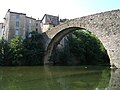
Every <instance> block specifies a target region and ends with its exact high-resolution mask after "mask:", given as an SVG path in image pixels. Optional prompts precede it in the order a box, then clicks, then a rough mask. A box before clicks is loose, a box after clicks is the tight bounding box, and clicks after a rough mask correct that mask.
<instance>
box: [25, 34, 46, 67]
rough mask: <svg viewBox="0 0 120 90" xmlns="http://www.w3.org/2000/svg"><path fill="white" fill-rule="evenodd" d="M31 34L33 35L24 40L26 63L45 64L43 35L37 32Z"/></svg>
mask: <svg viewBox="0 0 120 90" xmlns="http://www.w3.org/2000/svg"><path fill="white" fill-rule="evenodd" d="M29 34H31V35H30V36H31V37H26V39H24V41H23V47H24V61H25V65H43V56H44V45H43V36H42V35H41V34H39V33H37V32H31V33H29Z"/></svg>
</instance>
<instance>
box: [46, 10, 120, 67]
mask: <svg viewBox="0 0 120 90" xmlns="http://www.w3.org/2000/svg"><path fill="white" fill-rule="evenodd" d="M71 27H79V28H84V29H86V30H88V31H90V32H92V33H93V34H95V35H96V36H97V37H98V39H100V41H101V42H102V43H103V45H104V47H105V48H106V49H107V52H108V55H109V57H110V62H111V65H113V64H114V65H115V66H116V67H117V68H120V10H113V11H107V12H102V13H97V14H93V15H89V16H84V17H81V18H76V19H73V20H70V21H68V22H65V23H63V24H60V25H58V26H56V27H54V28H52V29H51V30H49V31H47V32H46V35H47V37H48V38H49V39H48V40H46V44H47V46H46V47H49V45H50V44H49V43H50V42H51V41H52V39H53V37H54V38H55V37H58V36H59V34H58V33H60V32H62V31H63V30H65V31H66V32H68V31H67V30H69V29H67V28H71ZM63 34H65V33H63ZM61 36H64V35H61ZM56 39H57V38H56ZM54 40H55V39H54ZM58 41H59V40H58ZM52 42H53V41H52ZM53 47H54V45H53ZM53 47H52V48H53ZM51 50H52V49H51ZM47 51H49V50H47ZM47 51H46V56H48V58H47V59H46V60H48V59H49V56H50V55H51V53H49V52H47Z"/></svg>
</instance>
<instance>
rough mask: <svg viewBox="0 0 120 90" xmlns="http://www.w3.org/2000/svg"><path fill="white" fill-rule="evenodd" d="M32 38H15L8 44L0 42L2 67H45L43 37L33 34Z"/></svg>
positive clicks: (2, 40)
mask: <svg viewBox="0 0 120 90" xmlns="http://www.w3.org/2000/svg"><path fill="white" fill-rule="evenodd" d="M30 34H31V37H26V38H25V39H22V38H21V37H18V36H17V37H15V38H13V39H12V40H11V42H10V43H9V44H8V42H7V41H6V40H4V39H1V40H0V65H3V66H5V65H7V66H8V65H14V66H21V65H43V56H44V45H43V36H42V35H41V34H39V33H37V32H31V33H30Z"/></svg>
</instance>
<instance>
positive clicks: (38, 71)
mask: <svg viewBox="0 0 120 90" xmlns="http://www.w3.org/2000/svg"><path fill="white" fill-rule="evenodd" d="M119 83H120V70H115V71H113V70H112V71H111V70H110V69H108V68H103V67H102V68H101V67H88V68H84V67H1V68H0V90H120V85H119Z"/></svg>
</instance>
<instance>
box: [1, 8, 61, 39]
mask: <svg viewBox="0 0 120 90" xmlns="http://www.w3.org/2000/svg"><path fill="white" fill-rule="evenodd" d="M59 24H60V21H59V16H53V15H48V14H45V15H44V16H43V18H42V19H41V20H39V19H37V20H36V19H35V18H32V17H28V16H27V15H26V14H25V13H18V12H12V11H11V10H10V9H8V11H7V13H6V15H5V17H4V23H0V34H1V35H0V36H1V37H3V38H4V39H6V40H7V41H10V40H11V39H12V38H14V37H16V36H21V37H23V38H25V37H26V36H29V33H30V32H32V31H36V32H38V33H43V32H46V31H47V30H50V28H52V27H55V26H57V25H59ZM30 36H31V35H30Z"/></svg>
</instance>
